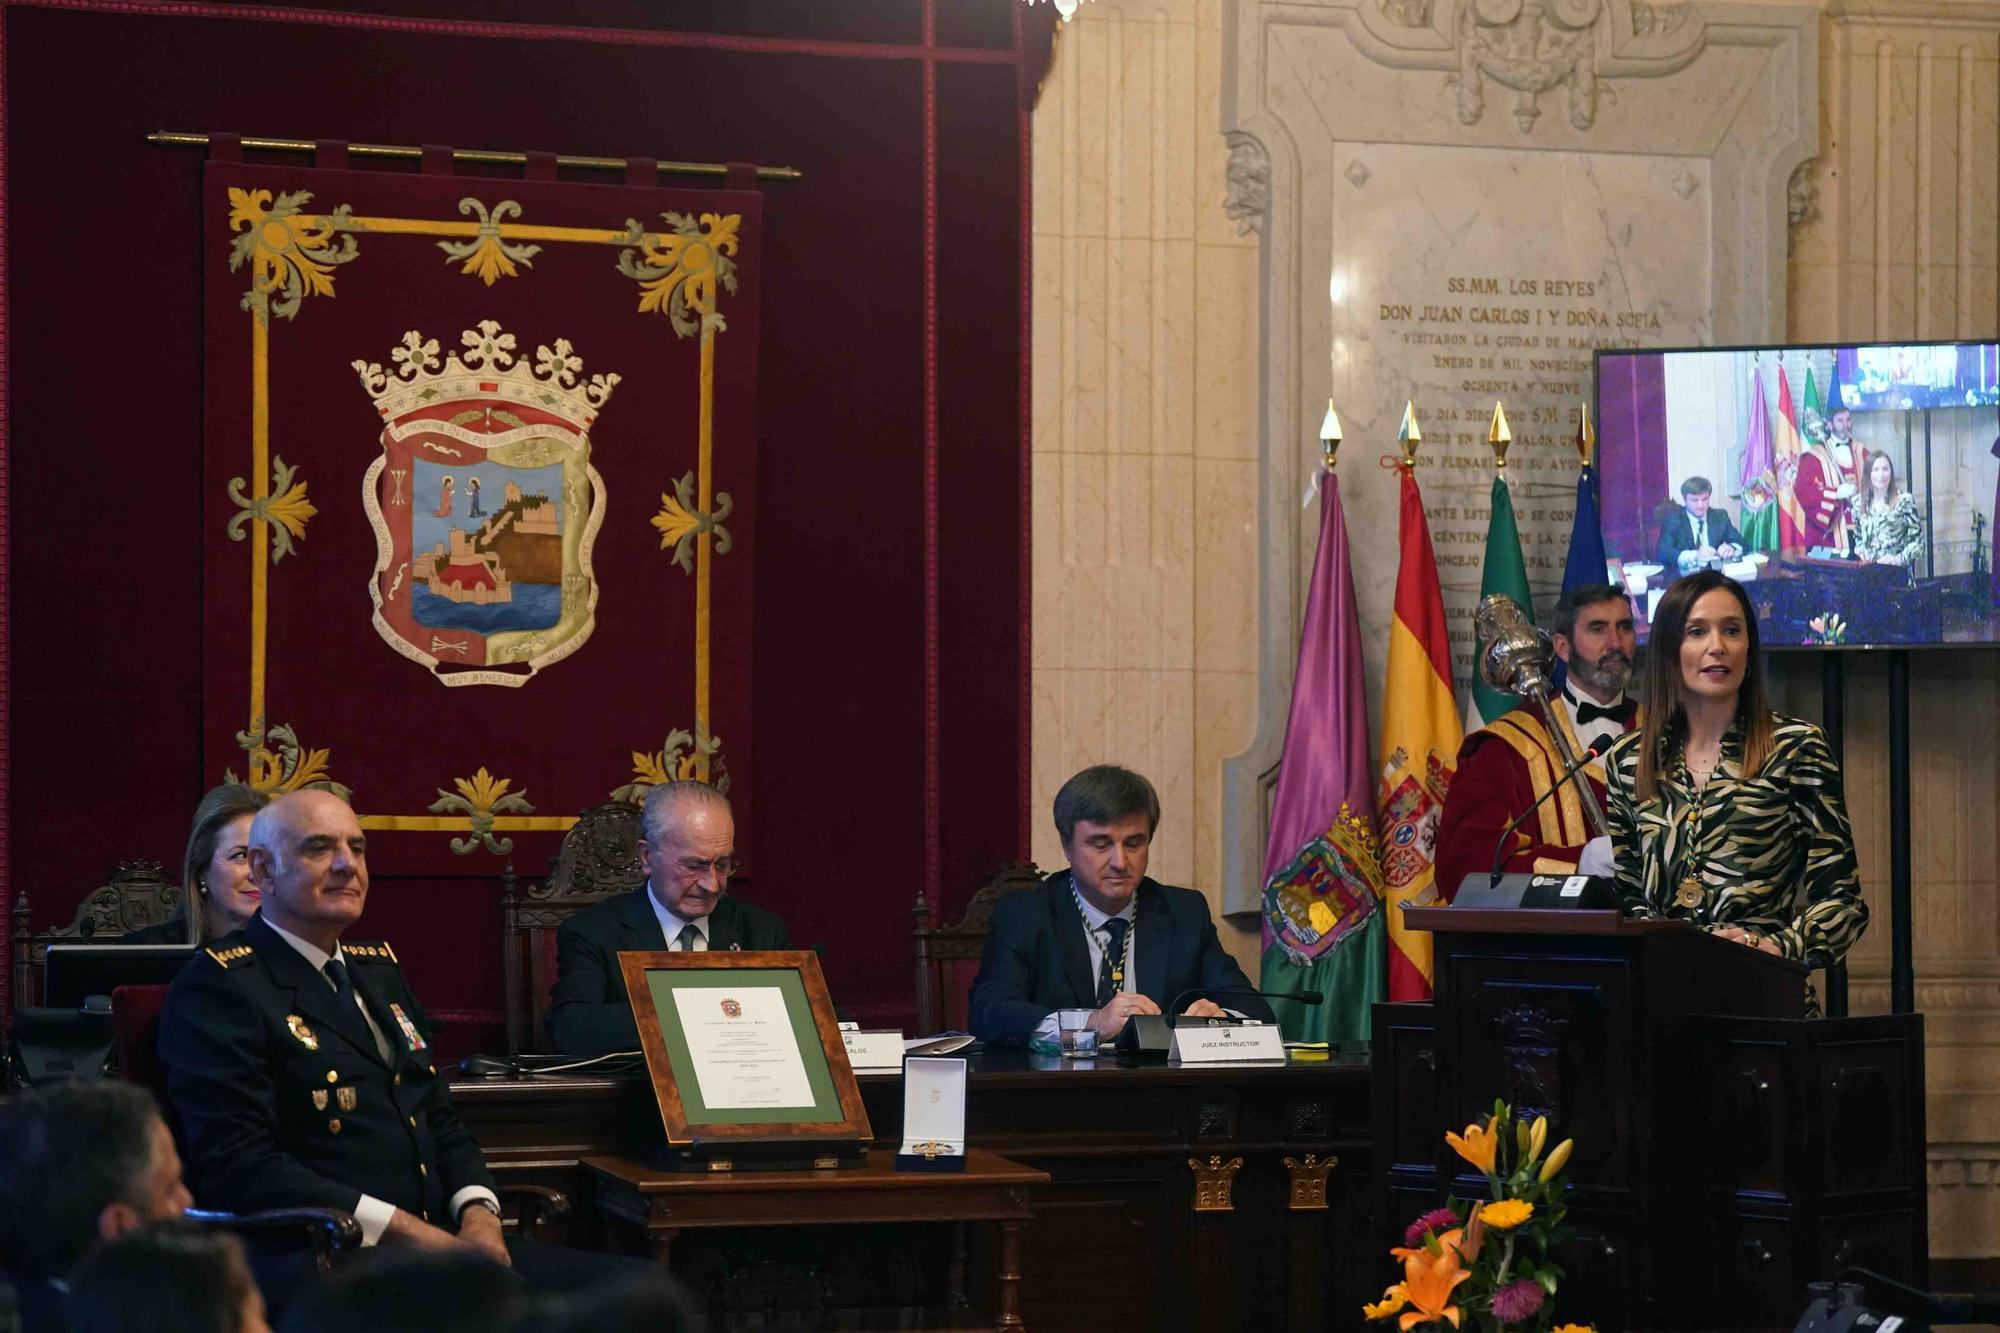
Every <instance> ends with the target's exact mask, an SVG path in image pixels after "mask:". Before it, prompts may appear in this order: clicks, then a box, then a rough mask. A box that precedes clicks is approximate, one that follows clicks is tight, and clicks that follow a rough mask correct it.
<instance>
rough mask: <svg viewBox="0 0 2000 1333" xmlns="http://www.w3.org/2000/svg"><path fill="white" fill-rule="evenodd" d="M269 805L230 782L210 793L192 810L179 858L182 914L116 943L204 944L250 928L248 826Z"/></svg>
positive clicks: (252, 888)
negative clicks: (191, 822)
mask: <svg viewBox="0 0 2000 1333" xmlns="http://www.w3.org/2000/svg"><path fill="white" fill-rule="evenodd" d="M270 803H271V801H270V798H269V797H268V796H266V795H264V793H262V792H259V791H252V790H251V789H250V788H248V787H244V786H240V785H238V784H237V783H233V782H228V783H224V784H223V785H222V786H220V787H215V788H212V789H210V791H209V792H208V794H207V795H205V796H203V797H202V798H201V804H200V805H197V806H196V807H195V808H194V828H193V830H192V831H191V832H189V834H188V843H187V854H186V855H185V856H183V857H182V858H181V883H182V885H183V886H185V891H186V894H187V897H186V899H185V900H184V901H183V902H182V905H181V910H180V912H179V913H178V914H176V915H175V916H173V917H171V918H169V919H168V920H165V921H162V922H161V923H160V924H159V925H157V926H147V927H146V928H145V929H144V930H135V931H133V932H132V933H131V934H129V935H126V936H124V937H123V938H122V939H120V941H119V943H121V944H187V943H189V942H190V941H192V942H193V943H195V944H203V943H206V942H207V941H209V940H215V939H221V938H222V937H223V936H224V935H227V934H228V933H229V932H231V931H232V930H241V929H243V927H244V926H246V925H248V924H249V923H250V918H251V917H252V916H255V915H256V913H257V904H258V903H259V901H260V900H261V895H260V894H259V893H258V892H257V886H256V885H255V884H252V883H251V882H250V821H251V820H252V819H254V818H256V815H257V812H258V811H259V810H262V809H263V808H264V807H265V806H267V805H269V804H270ZM190 908H192V909H193V910H192V914H191V915H190Z"/></svg>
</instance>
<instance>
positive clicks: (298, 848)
mask: <svg viewBox="0 0 2000 1333" xmlns="http://www.w3.org/2000/svg"><path fill="white" fill-rule="evenodd" d="M367 848H368V842H367V838H366V837H364V836H363V834H362V832H361V823H360V821H359V820H357V819H356V818H355V817H354V807H352V806H350V805H349V804H348V803H347V802H346V801H344V800H342V799H341V798H340V797H338V796H336V795H334V794H333V793H332V792H327V791H313V790H308V791H295V792H291V793H289V794H288V795H285V796H281V797H279V798H278V799H277V800H275V801H273V802H271V804H269V805H267V806H265V807H264V808H263V809H262V810H260V811H258V812H257V818H256V819H255V820H254V821H253V822H252V823H251V825H250V875H251V878H252V879H254V880H256V882H257V887H258V888H260V889H262V890H263V891H264V905H263V909H262V910H263V913H264V915H265V916H266V917H267V918H269V919H270V921H271V923H272V924H273V925H276V926H280V927H282V928H283V929H285V930H288V931H290V932H292V933H293V934H294V935H298V936H300V937H302V938H304V939H307V940H310V941H311V942H313V943H314V944H316V945H319V947H321V948H323V949H325V950H327V952H329V953H330V952H332V949H333V945H334V944H335V943H337V942H338V941H339V939H340V935H341V932H342V931H344V930H346V929H347V928H348V927H349V926H351V925H353V924H354V922H355V921H356V920H358V919H359V918H360V916H361V911H362V908H363V907H364V906H365V905H366V903H367V901H368V859H367Z"/></svg>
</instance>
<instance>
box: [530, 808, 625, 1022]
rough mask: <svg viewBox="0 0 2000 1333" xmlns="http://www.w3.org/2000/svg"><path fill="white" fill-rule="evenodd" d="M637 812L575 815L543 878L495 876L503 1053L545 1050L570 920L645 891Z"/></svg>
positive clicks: (601, 811) (614, 810) (597, 810)
mask: <svg viewBox="0 0 2000 1333" xmlns="http://www.w3.org/2000/svg"><path fill="white" fill-rule="evenodd" d="M643 840H644V838H643V835H642V834H641V833H640V831H639V807H638V806H636V805H627V804H625V803H624V802H622V801H616V802H613V803H611V804H609V805H600V806H596V807H594V808H592V809H589V810H586V811H584V812H583V814H582V815H580V816H578V818H577V821H576V823H575V824H574V825H572V826H571V828H570V830H569V832H568V833H565V834H564V835H563V840H562V846H561V848H560V849H558V851H557V852H556V855H555V858H554V859H553V860H552V861H551V862H550V873H549V877H548V878H547V879H545V880H540V881H532V880H531V881H526V882H523V881H521V880H519V879H517V878H516V876H515V874H514V867H513V865H512V864H511V863H510V864H509V865H508V866H507V868H506V870H505V871H503V872H502V874H501V876H500V886H501V892H500V902H501V921H500V948H501V951H502V967H501V972H502V976H503V978H504V982H505V986H506V992H507V1053H508V1054H509V1055H520V1054H522V1053H523V1052H538V1051H546V1050H548V1037H547V1035H546V1032H545V1030H544V1028H543V1022H542V1020H543V1019H544V1018H545V1017H547V1015H548V1009H549V988H550V987H552V986H554V985H555V982H556V931H557V930H558V929H559V928H560V927H561V926H562V923H563V922H564V921H566V920H568V919H569V918H570V916H571V915H572V914H573V913H576V912H580V911H582V910H583V909H584V908H586V907H590V906H593V905H595V904H597V903H601V902H603V901H604V900H605V899H606V898H610V897H613V896H615V895H617V894H620V893H630V892H631V891H632V890H633V889H636V888H639V887H641V886H643V885H644V884H645V882H646V872H645V871H644V870H642V869H641V868H640V866H639V844H640V842H642V841H643Z"/></svg>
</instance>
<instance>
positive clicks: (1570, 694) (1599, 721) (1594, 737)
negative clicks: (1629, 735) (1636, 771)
mask: <svg viewBox="0 0 2000 1333" xmlns="http://www.w3.org/2000/svg"><path fill="white" fill-rule="evenodd" d="M1562 701H1563V707H1564V708H1565V709H1567V710H1568V711H1569V725H1570V728H1571V730H1573V731H1575V732H1576V741H1577V744H1578V745H1580V746H1582V747H1583V748H1584V749H1586V750H1587V749H1589V748H1590V747H1591V745H1592V744H1594V743H1595V742H1598V741H1602V742H1604V743H1605V744H1606V745H1609V744H1610V743H1611V742H1612V741H1615V740H1617V739H1618V738H1619V737H1620V736H1622V735H1624V734H1625V728H1624V727H1622V726H1620V725H1619V724H1618V720H1617V719H1616V718H1610V717H1594V718H1592V719H1590V721H1589V722H1588V723H1587V724H1586V723H1582V722H1579V721H1577V720H1576V715H1577V711H1578V710H1579V709H1581V708H1582V707H1583V704H1584V700H1583V697H1582V695H1581V693H1580V692H1579V691H1578V690H1577V688H1576V682H1575V681H1574V680H1570V681H1565V682H1564V683H1563V693H1562ZM1592 702H1595V701H1594V700H1593V701H1592ZM1624 704H1625V691H1623V690H1620V691H1619V692H1618V693H1616V694H1614V695H1612V696H1611V697H1610V698H1609V699H1607V700H1605V701H1604V703H1602V704H1599V705H1598V706H1599V707H1601V708H1622V707H1623V706H1624ZM1593 762H1595V761H1593Z"/></svg>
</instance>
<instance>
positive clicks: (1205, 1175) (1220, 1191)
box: [1188, 1155, 1243, 1213]
mask: <svg viewBox="0 0 2000 1333" xmlns="http://www.w3.org/2000/svg"><path fill="white" fill-rule="evenodd" d="M1188 1165H1189V1166H1190V1167H1192V1168H1194V1210H1195V1211H1196V1212H1197V1213H1231V1212H1234V1211H1236V1204H1235V1201H1234V1199H1233V1198H1232V1195H1233V1194H1234V1192H1235V1189H1236V1173H1237V1171H1238V1170H1240V1169H1241V1168H1242V1166H1243V1159H1242V1158H1241V1157H1232V1158H1230V1159H1229V1160H1228V1161H1226V1162H1225V1161H1223V1160H1222V1158H1221V1157H1220V1156H1219V1155H1217V1156H1211V1157H1210V1158H1209V1159H1208V1160H1207V1161H1205V1162H1204V1161H1203V1160H1202V1159H1201V1158H1199V1157H1190V1158H1188Z"/></svg>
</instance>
